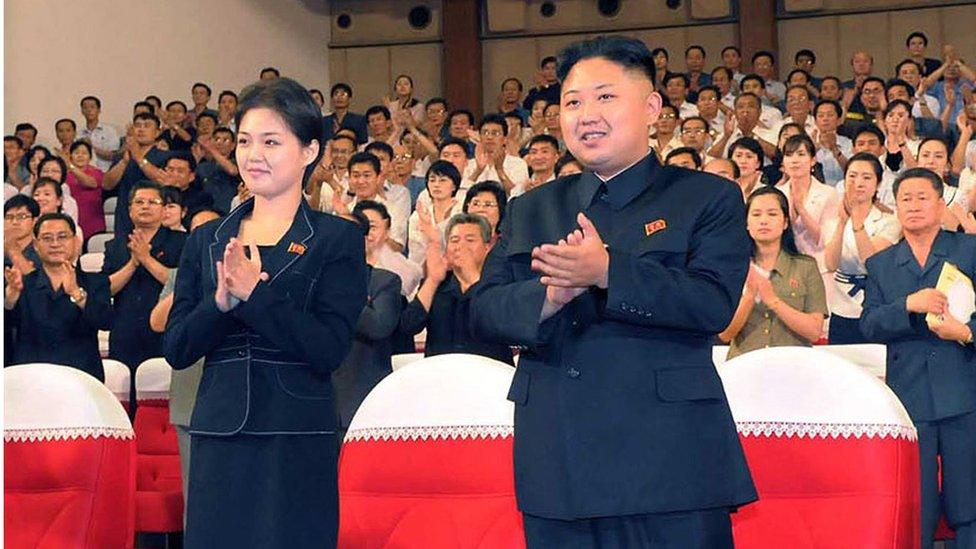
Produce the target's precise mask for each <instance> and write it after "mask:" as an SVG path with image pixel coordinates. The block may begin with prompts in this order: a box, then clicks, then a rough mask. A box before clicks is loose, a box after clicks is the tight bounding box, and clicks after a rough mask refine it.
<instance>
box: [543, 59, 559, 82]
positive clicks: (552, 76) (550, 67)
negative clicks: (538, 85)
mask: <svg viewBox="0 0 976 549" xmlns="http://www.w3.org/2000/svg"><path fill="white" fill-rule="evenodd" d="M542 77H543V78H545V79H546V82H548V83H550V84H555V83H556V82H557V81H558V80H559V79H558V78H556V63H555V61H550V62H548V63H546V64H545V65H543V66H542Z"/></svg>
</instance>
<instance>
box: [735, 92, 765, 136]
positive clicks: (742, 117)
mask: <svg viewBox="0 0 976 549" xmlns="http://www.w3.org/2000/svg"><path fill="white" fill-rule="evenodd" d="M759 109H760V107H759V101H757V100H756V98H755V97H750V96H745V97H739V98H738V99H737V100H736V101H735V119H736V121H737V122H738V123H739V127H740V128H743V129H746V130H751V129H752V128H754V127H756V123H757V122H759Z"/></svg>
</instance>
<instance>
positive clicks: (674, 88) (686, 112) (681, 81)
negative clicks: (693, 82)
mask: <svg viewBox="0 0 976 549" xmlns="http://www.w3.org/2000/svg"><path fill="white" fill-rule="evenodd" d="M664 91H665V93H666V94H667V96H668V102H670V103H671V106H672V107H674V108H676V109H678V118H682V119H684V118H688V117H690V116H698V107H696V106H695V105H694V104H693V103H689V102H688V76H687V75H685V74H682V73H677V72H673V73H671V74H669V75H667V76H665V77H664Z"/></svg>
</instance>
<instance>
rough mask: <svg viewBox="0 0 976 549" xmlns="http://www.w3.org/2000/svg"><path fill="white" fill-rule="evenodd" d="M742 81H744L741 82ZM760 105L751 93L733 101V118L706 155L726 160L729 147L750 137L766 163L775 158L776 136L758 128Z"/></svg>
mask: <svg viewBox="0 0 976 549" xmlns="http://www.w3.org/2000/svg"><path fill="white" fill-rule="evenodd" d="M743 81H744V80H743ZM761 104H762V103H761V102H760V100H759V97H757V96H756V95H755V94H753V93H749V92H743V93H742V95H740V96H739V97H737V98H736V99H735V117H734V118H733V119H732V121H731V122H727V123H726V125H725V131H724V132H723V134H722V136H721V137H720V138H718V139H717V140H716V141H715V144H714V145H712V148H711V149H709V151H708V154H709V155H711V156H713V157H716V158H728V153H729V147H730V146H732V144H733V143H735V142H736V141H737V140H738V139H739V138H740V137H752V138H755V139H756V141H758V142H759V145H760V146H761V147H762V149H763V153H764V154H765V156H766V162H769V161H770V159H771V158H773V157H774V156H776V141H777V139H776V138H777V136H776V135H775V134H774V133H773V132H772V130H769V129H765V128H761V127H759V112H760V105H761Z"/></svg>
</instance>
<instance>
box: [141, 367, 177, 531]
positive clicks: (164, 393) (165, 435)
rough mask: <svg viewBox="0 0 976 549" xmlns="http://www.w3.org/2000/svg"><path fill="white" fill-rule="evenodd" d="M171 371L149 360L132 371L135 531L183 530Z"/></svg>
mask: <svg viewBox="0 0 976 549" xmlns="http://www.w3.org/2000/svg"><path fill="white" fill-rule="evenodd" d="M171 376H172V369H171V368H170V366H169V364H167V363H166V360H165V359H163V358H151V359H149V360H147V361H145V362H143V363H142V364H140V365H139V368H138V369H136V402H137V406H136V419H135V432H136V450H137V454H138V455H137V460H138V461H137V464H138V465H137V470H136V471H137V476H136V531H138V532H163V533H168V532H180V531H182V530H183V483H182V480H181V478H180V453H179V446H178V444H177V442H176V429H175V428H174V427H173V425H172V424H171V423H170V422H169V383H170V378H171Z"/></svg>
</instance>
